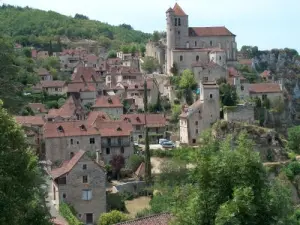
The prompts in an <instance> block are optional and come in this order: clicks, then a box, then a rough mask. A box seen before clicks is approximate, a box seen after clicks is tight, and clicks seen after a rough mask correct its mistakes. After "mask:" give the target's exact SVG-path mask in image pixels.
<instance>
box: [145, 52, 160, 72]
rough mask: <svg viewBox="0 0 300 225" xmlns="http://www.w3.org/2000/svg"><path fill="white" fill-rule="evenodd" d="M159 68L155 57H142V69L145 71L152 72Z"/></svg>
mask: <svg viewBox="0 0 300 225" xmlns="http://www.w3.org/2000/svg"><path fill="white" fill-rule="evenodd" d="M158 68H159V63H158V61H157V59H155V58H153V57H151V56H147V57H145V58H144V63H143V64H142V69H143V70H145V71H146V72H147V73H153V72H154V71H156V70H157V69H158Z"/></svg>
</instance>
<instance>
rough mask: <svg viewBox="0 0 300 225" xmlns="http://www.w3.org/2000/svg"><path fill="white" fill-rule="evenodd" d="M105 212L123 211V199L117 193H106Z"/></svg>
mask: <svg viewBox="0 0 300 225" xmlns="http://www.w3.org/2000/svg"><path fill="white" fill-rule="evenodd" d="M106 201H107V210H108V211H110V210H119V211H123V212H124V211H125V210H126V207H125V202H124V199H123V197H122V196H121V195H120V194H119V193H108V194H107V199H106Z"/></svg>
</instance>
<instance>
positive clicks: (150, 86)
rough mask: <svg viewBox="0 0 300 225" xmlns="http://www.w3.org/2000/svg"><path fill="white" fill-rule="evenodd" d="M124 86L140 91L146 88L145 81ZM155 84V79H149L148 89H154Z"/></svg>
mask: <svg viewBox="0 0 300 225" xmlns="http://www.w3.org/2000/svg"><path fill="white" fill-rule="evenodd" d="M123 86H124V87H127V88H128V90H130V91H133V90H138V91H143V90H144V81H142V82H139V83H131V84H123ZM153 86H154V81H153V80H150V79H149V80H147V90H151V89H153Z"/></svg>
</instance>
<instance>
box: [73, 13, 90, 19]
mask: <svg viewBox="0 0 300 225" xmlns="http://www.w3.org/2000/svg"><path fill="white" fill-rule="evenodd" d="M74 19H81V20H88V19H89V18H88V17H87V16H85V15H82V14H78V13H76V14H75V16H74Z"/></svg>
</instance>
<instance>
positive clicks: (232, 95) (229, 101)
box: [219, 83, 238, 106]
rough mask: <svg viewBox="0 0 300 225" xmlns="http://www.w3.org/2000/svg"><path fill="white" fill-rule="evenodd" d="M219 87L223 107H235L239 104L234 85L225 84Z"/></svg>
mask: <svg viewBox="0 0 300 225" xmlns="http://www.w3.org/2000/svg"><path fill="white" fill-rule="evenodd" d="M219 87H220V89H219V90H220V98H221V104H222V106H235V105H236V104H237V102H238V96H237V93H236V88H235V87H234V86H233V85H230V84H225V83H223V84H221V85H220V86H219Z"/></svg>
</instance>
